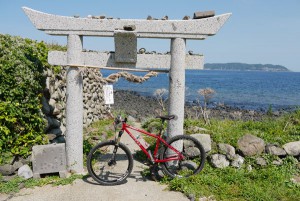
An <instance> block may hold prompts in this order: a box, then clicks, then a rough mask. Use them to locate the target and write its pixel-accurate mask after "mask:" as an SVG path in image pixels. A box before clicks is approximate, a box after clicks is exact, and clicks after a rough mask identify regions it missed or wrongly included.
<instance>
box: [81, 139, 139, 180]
mask: <svg viewBox="0 0 300 201" xmlns="http://www.w3.org/2000/svg"><path fill="white" fill-rule="evenodd" d="M132 167H133V158H132V154H131V152H130V150H129V149H128V148H127V147H126V146H125V145H124V144H122V143H119V145H116V142H115V141H113V140H112V141H106V142H101V143H99V144H98V145H96V146H95V147H94V148H93V149H92V150H91V151H90V153H89V155H88V157H87V168H88V172H89V174H90V175H91V176H92V177H93V179H94V180H95V181H97V182H98V183H100V184H102V185H117V184H121V183H123V182H124V181H125V179H126V178H127V177H128V175H129V174H130V173H131V171H132Z"/></svg>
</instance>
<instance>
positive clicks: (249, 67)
mask: <svg viewBox="0 0 300 201" xmlns="http://www.w3.org/2000/svg"><path fill="white" fill-rule="evenodd" d="M204 70H231V71H272V72H289V71H290V70H289V69H287V68H286V67H284V66H281V65H272V64H245V63H207V64H204Z"/></svg>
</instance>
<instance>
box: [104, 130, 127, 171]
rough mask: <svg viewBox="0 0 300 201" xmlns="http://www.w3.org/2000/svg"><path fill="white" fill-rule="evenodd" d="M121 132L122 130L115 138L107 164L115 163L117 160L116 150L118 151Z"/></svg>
mask: <svg viewBox="0 0 300 201" xmlns="http://www.w3.org/2000/svg"><path fill="white" fill-rule="evenodd" d="M123 132H124V131H120V132H119V134H118V137H116V138H115V142H116V144H115V148H114V150H113V154H112V157H111V159H110V160H109V162H108V165H109V166H112V165H116V164H117V162H116V154H117V151H118V148H119V144H120V140H121V136H122V134H123Z"/></svg>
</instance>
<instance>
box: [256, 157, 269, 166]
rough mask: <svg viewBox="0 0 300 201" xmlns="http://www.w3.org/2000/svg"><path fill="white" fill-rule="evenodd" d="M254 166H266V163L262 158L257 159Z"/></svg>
mask: <svg viewBox="0 0 300 201" xmlns="http://www.w3.org/2000/svg"><path fill="white" fill-rule="evenodd" d="M256 164H257V165H260V166H266V165H267V161H266V160H265V159H264V158H262V157H259V158H257V159H256Z"/></svg>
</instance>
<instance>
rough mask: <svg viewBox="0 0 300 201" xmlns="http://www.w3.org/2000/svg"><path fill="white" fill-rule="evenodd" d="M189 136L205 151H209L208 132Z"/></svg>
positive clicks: (209, 140)
mask: <svg viewBox="0 0 300 201" xmlns="http://www.w3.org/2000/svg"><path fill="white" fill-rule="evenodd" d="M191 136H192V137H194V138H196V139H197V140H198V141H199V142H200V143H201V145H202V146H203V148H204V150H205V152H210V151H211V139H210V135H209V134H192V135H191Z"/></svg>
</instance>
